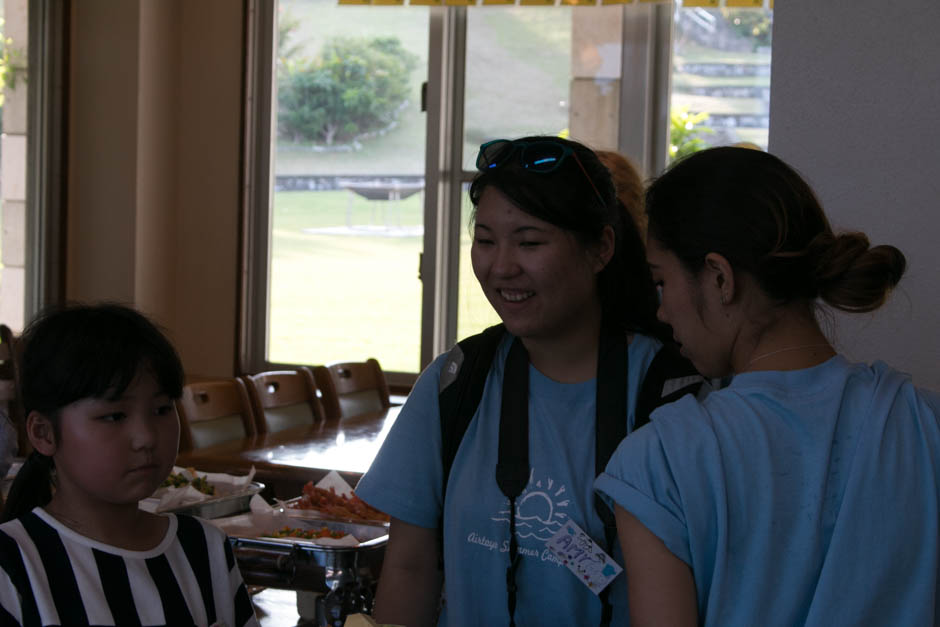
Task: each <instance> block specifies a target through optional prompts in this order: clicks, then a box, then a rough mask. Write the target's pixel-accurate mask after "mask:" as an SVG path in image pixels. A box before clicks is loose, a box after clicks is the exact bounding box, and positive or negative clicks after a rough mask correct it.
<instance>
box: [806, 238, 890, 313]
mask: <svg viewBox="0 0 940 627" xmlns="http://www.w3.org/2000/svg"><path fill="white" fill-rule="evenodd" d="M810 247H811V248H812V249H814V250H815V251H816V259H817V261H816V271H815V274H814V278H815V282H816V289H817V290H818V292H819V295H820V297H821V298H822V299H823V300H824V301H825V302H826V303H828V304H829V305H832V306H833V307H835V308H837V309H841V310H842V311H849V312H866V311H873V310H875V309H877V308H878V307H880V306H881V305H882V304H883V303H884V301H885V300H886V299H887V297H888V294H889V293H890V292H891V289H892V288H893V287H894V286H895V285H897V284H898V283H899V282H900V280H901V277H902V276H903V275H904V270H905V268H906V267H907V260H906V259H905V257H904V254H903V253H902V252H901V251H900V250H898V249H897V248H895V247H894V246H888V245H881V246H874V247H871V244H870V242H869V240H868V237H867V236H866V235H865V234H864V233H858V232H847V233H840V234H838V235H834V234H832V233H823V234H820V235H819V236H818V237H817V238H816V239H814V241H813V242H812V244H811V245H810Z"/></svg>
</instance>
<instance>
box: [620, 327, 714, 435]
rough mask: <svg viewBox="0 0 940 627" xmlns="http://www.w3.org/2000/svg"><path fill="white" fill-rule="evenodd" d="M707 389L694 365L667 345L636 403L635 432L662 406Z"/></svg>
mask: <svg viewBox="0 0 940 627" xmlns="http://www.w3.org/2000/svg"><path fill="white" fill-rule="evenodd" d="M706 385H708V383H707V381H706V380H705V377H703V376H702V375H700V374H699V373H698V371H697V370H696V369H695V366H693V365H692V362H691V361H689V360H688V359H686V358H685V357H683V356H682V355H681V354H680V353H679V350H678V349H677V348H676V347H675V346H674V345H672V344H664V345H663V347H662V348H661V349H660V350H659V352H658V353H656V356H655V357H654V358H653V361H652V362H651V363H650V367H649V369H647V371H646V377H645V378H644V379H643V384H642V385H641V386H640V393H639V395H638V396H637V399H636V410H635V412H634V418H635V419H634V423H633V430H634V431H635V430H637V429H639V428H640V427H642V426H643V425H645V424H646V423H647V422H649V420H650V414H651V413H653V410H654V409H656V408H657V407H659V406H660V405H665V404H666V403H671V402H673V401H677V400H679V399H680V398H682V397H683V396H685V395H686V394H696V395H697V394H698V393H699V392H700V391H701V390H702V387H703V386H706Z"/></svg>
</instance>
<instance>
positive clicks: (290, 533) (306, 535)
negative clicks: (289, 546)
mask: <svg viewBox="0 0 940 627" xmlns="http://www.w3.org/2000/svg"><path fill="white" fill-rule="evenodd" d="M345 535H347V534H346V533H345V532H342V531H333V530H332V529H330V528H329V527H320V528H319V529H298V528H297V527H283V528H281V529H278V530H277V531H275V532H274V533H266V534H264V537H265V538H301V539H304V540H312V539H314V538H334V539H339V538H342V537H344V536H345Z"/></svg>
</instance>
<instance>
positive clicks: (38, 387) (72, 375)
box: [2, 303, 184, 521]
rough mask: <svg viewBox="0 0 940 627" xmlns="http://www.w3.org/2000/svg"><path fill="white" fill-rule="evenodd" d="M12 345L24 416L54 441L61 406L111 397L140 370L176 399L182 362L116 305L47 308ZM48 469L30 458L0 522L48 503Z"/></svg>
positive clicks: (148, 326) (149, 325) (38, 457)
mask: <svg viewBox="0 0 940 627" xmlns="http://www.w3.org/2000/svg"><path fill="white" fill-rule="evenodd" d="M19 346H20V347H21V349H22V353H21V354H22V363H21V377H20V381H21V394H22V397H23V406H24V409H25V411H24V416H26V417H28V416H29V414H30V413H31V412H33V411H35V412H39V413H40V414H42V415H43V416H44V417H46V418H47V419H48V420H49V421H50V422H51V423H52V427H53V431H54V434H55V437H56V439H57V440H58V438H59V437H60V431H59V412H60V410H61V409H62V408H63V407H65V406H66V405H69V404H71V403H73V402H75V401H78V400H81V399H84V398H108V399H111V398H118V397H120V396H121V395H122V394H123V393H124V391H125V390H126V389H127V387H128V386H129V385H130V384H131V383H132V382H133V380H134V378H135V377H136V376H137V374H138V373H139V372H140V371H141V369H143V370H145V371H147V372H149V373H150V374H151V375H152V376H153V377H154V379H156V382H157V385H158V386H159V387H160V390H161V391H162V392H163V393H165V394H166V395H167V396H169V397H170V398H171V399H174V400H175V399H178V398H179V397H180V396H181V395H182V390H183V380H184V375H183V365H182V363H181V362H180V358H179V355H178V354H177V352H176V349H174V348H173V345H172V344H171V343H170V341H169V340H168V339H167V338H166V336H165V335H164V334H163V333H162V332H161V330H160V329H159V328H158V327H157V326H156V325H155V324H154V323H153V322H151V321H150V320H149V319H148V318H147V317H146V316H144V315H143V314H141V313H140V312H138V311H135V310H134V309H131V308H130V307H126V306H124V305H119V304H114V303H104V304H98V305H65V306H57V307H52V308H50V309H47V310H45V311H43V312H42V313H41V314H39V315H38V316H37V317H36V318H35V319H34V320H33V321H32V322H31V323H30V324H29V326H27V328H26V329H25V330H24V331H23V334H22V336H21V337H20V339H19ZM21 427H22V428H25V425H21ZM52 469H53V464H52V459H51V458H50V457H47V456H45V455H42V454H40V453H39V452H38V451H33V452H32V453H31V454H30V456H29V457H28V458H27V460H26V462H25V463H24V464H23V467H22V468H21V469H20V471H19V472H18V473H17V475H16V479H15V480H14V482H13V485H12V486H11V488H10V495H9V498H8V499H7V503H6V507H5V508H4V511H3V516H2V519H3V520H4V521H7V520H12V519H14V518H17V517H18V516H20V515H22V514H25V513H26V512H28V511H30V510H32V509H33V508H34V507H36V506H43V505H46V504H47V503H48V502H49V501H50V499H51V498H52V491H51V488H52V475H51V472H52Z"/></svg>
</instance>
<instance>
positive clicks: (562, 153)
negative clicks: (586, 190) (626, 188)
mask: <svg viewBox="0 0 940 627" xmlns="http://www.w3.org/2000/svg"><path fill="white" fill-rule="evenodd" d="M516 151H519V157H520V159H521V160H522V167H523V168H525V169H526V170H530V171H532V172H538V173H540V174H548V173H550V172H554V171H555V170H557V169H558V168H559V167H561V164H562V163H563V162H564V161H565V159H566V158H567V157H568V156H569V155H570V156H572V157H574V160H575V163H577V164H578V167H579V168H581V172H582V173H584V178H586V179H587V181H588V183H590V184H591V189H593V190H594V193H595V194H596V195H597V198H598V200H600V201H601V204H602V205H603V204H605V203H604V197H603V196H601V193H600V192H599V191H598V189H597V186H596V185H594V181H593V180H592V179H591V176H590V175H589V174H588V173H587V170H585V169H584V165H583V164H582V163H581V159H579V158H578V155H577V153H576V152H575V151H574V150H573V149H572V148H571V146H566V145H565V144H562V143H561V142H556V141H552V140H550V139H541V140H537V141H518V140H512V139H494V140H493V141H489V142H486V143H485V144H483V145H482V146H480V152H479V153H477V170H480V171H481V172H488V171H489V170H495V169H496V168H499V167H502V166H503V165H505V164H506V163H507V162H508V161H509V158H510V157H512V156H513V155H514V154H515V153H516Z"/></svg>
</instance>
